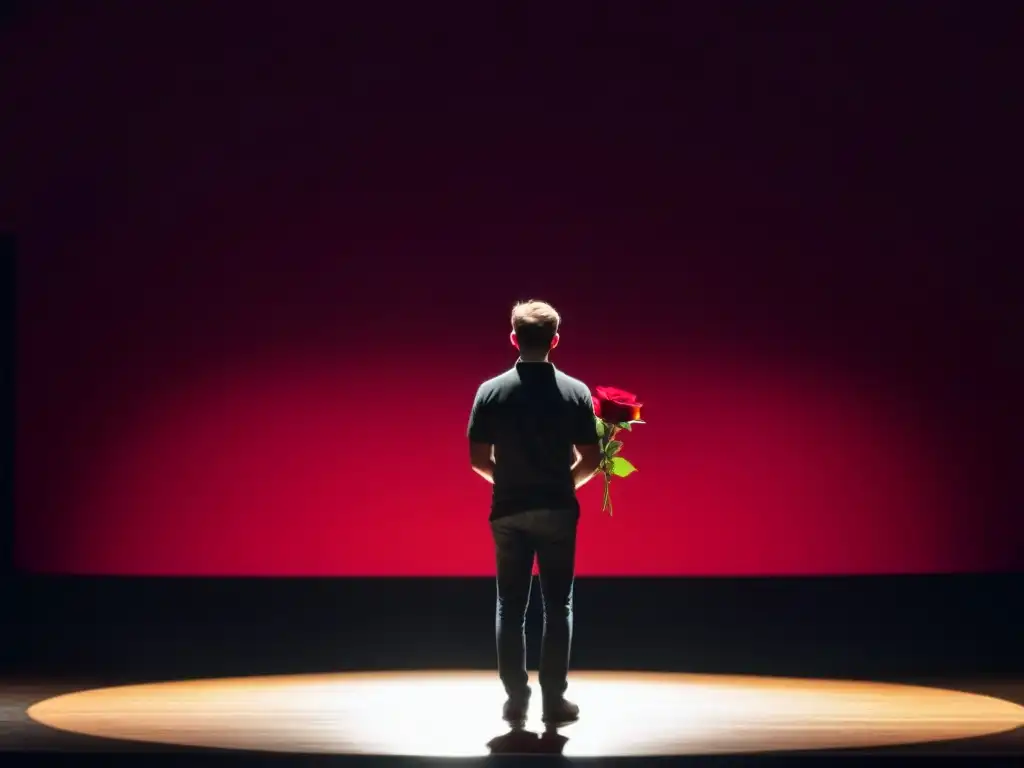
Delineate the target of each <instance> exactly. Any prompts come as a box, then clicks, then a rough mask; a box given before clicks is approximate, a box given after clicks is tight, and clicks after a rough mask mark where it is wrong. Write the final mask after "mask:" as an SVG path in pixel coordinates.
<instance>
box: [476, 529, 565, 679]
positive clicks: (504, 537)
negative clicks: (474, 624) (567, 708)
mask: <svg viewBox="0 0 1024 768" xmlns="http://www.w3.org/2000/svg"><path fill="white" fill-rule="evenodd" d="M578 520H579V512H578V511H577V510H575V509H572V510H570V509H534V510H530V511H527V512H518V513H516V514H514V515H508V516H507V517H501V518H498V519H497V520H492V521H491V533H492V534H493V536H494V545H495V554H496V558H497V566H498V576H497V591H498V604H497V611H496V617H495V634H496V635H497V647H498V675H499V676H500V677H501V682H502V683H503V684H504V686H505V691H506V693H507V694H508V695H509V697H511V698H525V697H527V696H529V694H530V689H529V685H528V676H527V673H526V608H527V606H528V605H529V603H530V589H531V587H532V584H533V560H534V557H536V558H537V567H538V570H539V571H540V589H541V597H542V599H543V600H544V637H543V642H542V645H541V654H540V687H541V693H542V695H543V696H544V698H545V699H558V698H559V697H561V696H562V695H563V694H564V693H565V690H566V687H567V686H568V674H569V651H570V648H571V646H572V618H573V617H572V594H573V582H574V579H575V571H576V568H575V566H576V528H577V524H578Z"/></svg>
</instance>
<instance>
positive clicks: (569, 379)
mask: <svg viewBox="0 0 1024 768" xmlns="http://www.w3.org/2000/svg"><path fill="white" fill-rule="evenodd" d="M555 376H556V377H557V378H558V379H559V381H560V383H561V384H562V389H563V391H566V392H569V393H571V394H573V395H574V396H575V397H577V398H582V399H586V398H588V397H590V387H588V386H587V385H586V384H585V383H584V382H582V381H580V380H579V379H577V378H575V377H574V376H570V375H569V374H567V373H565V372H564V371H562V370H556V372H555Z"/></svg>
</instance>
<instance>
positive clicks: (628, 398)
mask: <svg viewBox="0 0 1024 768" xmlns="http://www.w3.org/2000/svg"><path fill="white" fill-rule="evenodd" d="M642 406H643V403H639V402H637V399H636V395H634V394H633V393H632V392H627V391H626V390H624V389H616V388H615V387H596V388H595V389H594V413H596V414H597V416H598V418H600V419H601V420H602V421H607V422H608V423H609V424H621V423H623V422H626V421H640V408H641V407H642Z"/></svg>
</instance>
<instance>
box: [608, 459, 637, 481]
mask: <svg viewBox="0 0 1024 768" xmlns="http://www.w3.org/2000/svg"><path fill="white" fill-rule="evenodd" d="M636 471H637V468H636V467H634V466H633V465H632V464H630V463H629V462H628V461H626V460H625V459H624V458H622V457H621V456H616V457H615V458H614V459H612V474H613V475H615V476H616V477H629V476H630V475H632V474H633V473H634V472H636Z"/></svg>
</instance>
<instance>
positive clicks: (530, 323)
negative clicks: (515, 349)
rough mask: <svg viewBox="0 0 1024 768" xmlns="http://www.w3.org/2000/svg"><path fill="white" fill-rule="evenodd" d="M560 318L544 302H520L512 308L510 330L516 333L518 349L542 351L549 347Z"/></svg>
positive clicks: (560, 320)
mask: <svg viewBox="0 0 1024 768" xmlns="http://www.w3.org/2000/svg"><path fill="white" fill-rule="evenodd" d="M561 322H562V318H561V317H559V316H558V312H557V311H555V308H554V307H552V306H551V305H550V304H548V303H547V302H545V301H534V300H532V299H531V300H529V301H520V302H519V303H518V304H516V305H515V306H514V307H513V308H512V330H513V331H515V332H516V338H517V339H518V340H519V348H520V349H523V348H525V349H526V350H528V351H531V352H533V351H536V352H539V351H542V350H547V349H549V348H550V347H551V341H552V340H553V339H554V338H555V334H556V333H558V326H559V325H560V324H561Z"/></svg>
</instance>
